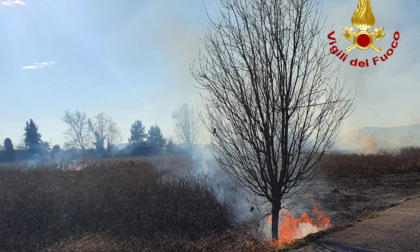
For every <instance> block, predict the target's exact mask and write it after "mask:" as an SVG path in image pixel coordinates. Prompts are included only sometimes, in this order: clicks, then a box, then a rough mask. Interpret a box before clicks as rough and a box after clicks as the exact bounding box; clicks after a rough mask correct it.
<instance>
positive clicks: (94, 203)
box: [0, 149, 420, 251]
mask: <svg viewBox="0 0 420 252" xmlns="http://www.w3.org/2000/svg"><path fill="white" fill-rule="evenodd" d="M78 164H79V166H80V167H79V168H81V169H80V170H79V171H75V170H66V169H64V170H63V168H66V167H69V165H61V166H57V164H44V165H40V166H38V167H35V168H31V169H27V167H26V166H24V165H1V166H0V251H269V249H268V248H267V247H268V246H267V244H265V243H262V242H261V243H259V242H258V241H259V239H260V238H259V237H257V236H256V234H255V233H254V232H252V231H251V230H252V229H253V227H250V226H248V224H233V223H232V222H231V221H230V220H231V219H232V218H231V217H232V216H230V215H231V211H230V210H231V208H230V206H229V202H219V201H218V200H217V194H216V193H215V192H213V191H212V190H211V189H210V188H209V187H208V186H206V185H204V184H202V183H201V182H199V181H194V180H192V179H188V180H185V179H169V178H172V177H173V176H172V174H174V173H176V174H181V175H184V174H187V173H188V170H189V169H190V167H191V160H189V159H188V158H186V157H159V158H149V159H129V158H127V159H108V160H96V161H80V163H78ZM70 166H73V168H74V166H75V164H74V163H72V164H71V165H70ZM320 168H321V169H320V172H323V173H325V174H326V175H327V176H326V177H328V179H329V180H331V181H332V182H331V181H330V182H331V183H333V184H334V183H335V184H339V183H341V182H340V181H347V180H346V179H344V180H343V177H344V178H349V179H351V180H353V179H355V178H364V179H368V181H371V179H372V178H375V177H378V176H383V175H386V174H403V173H404V174H410V173H413V172H419V171H420V152H419V151H417V149H413V150H410V151H406V152H402V153H401V154H378V155H356V154H340V153H335V154H328V155H326V156H325V157H324V158H323V160H322V162H321V166H320ZM393 177H398V176H393ZM417 180H418V179H417ZM414 182H416V181H414ZM414 182H413V183H414ZM416 183H417V182H416ZM364 186H366V187H372V188H373V187H375V185H374V184H364ZM406 186H407V185H406ZM408 186H410V185H408ZM340 190H342V191H343V190H344V189H341V188H340ZM315 193H316V192H315ZM410 193H411V191H410ZM331 195H333V196H334V195H336V194H331ZM344 196H346V195H344V194H342V196H341V197H342V198H343V199H350V198H346V197H347V196H346V197H344ZM324 198H325V197H324ZM352 199H353V200H355V201H357V198H352ZM364 200H365V199H364ZM334 201H335V202H339V201H336V200H334ZM320 203H323V202H322V200H320ZM356 203H357V202H356ZM326 204H328V202H327V203H326ZM344 205H345V204H344ZM340 207H343V204H342V205H341V206H340ZM325 208H326V209H328V207H327V206H326V207H325ZM344 208H345V206H344ZM341 210H342V211H343V212H345V211H352V209H351V208H350V207H349V210H346V209H341ZM369 210H371V209H369ZM360 213H364V212H360ZM354 217H357V216H356V215H355V216H354ZM245 241H251V244H252V246H250V245H249V244H246V243H245Z"/></svg>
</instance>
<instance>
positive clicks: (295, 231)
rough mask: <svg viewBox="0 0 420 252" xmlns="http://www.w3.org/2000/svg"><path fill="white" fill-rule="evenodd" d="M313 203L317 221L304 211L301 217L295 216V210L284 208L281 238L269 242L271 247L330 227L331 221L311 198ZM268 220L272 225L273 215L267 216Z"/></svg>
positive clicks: (280, 226)
mask: <svg viewBox="0 0 420 252" xmlns="http://www.w3.org/2000/svg"><path fill="white" fill-rule="evenodd" d="M311 201H312V204H313V210H312V212H313V213H314V215H315V216H316V221H315V223H314V222H313V221H312V220H311V219H310V218H309V216H308V214H306V213H302V215H301V216H300V217H298V218H297V217H295V214H294V212H293V211H290V212H287V211H284V210H282V211H281V212H280V213H281V221H280V222H279V240H274V241H272V242H269V245H270V246H271V247H276V248H280V247H282V246H283V245H284V244H289V243H292V242H293V241H294V240H296V239H300V238H303V237H305V236H307V235H308V234H311V233H316V232H318V231H320V230H324V229H327V228H329V227H330V225H331V221H330V219H329V218H328V217H327V216H326V215H325V213H323V212H322V210H321V208H320V207H319V206H318V205H317V203H316V202H315V201H314V200H313V199H311ZM266 220H267V222H268V223H269V224H270V225H271V223H272V217H271V215H270V216H267V217H266Z"/></svg>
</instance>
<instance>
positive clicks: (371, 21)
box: [342, 0, 385, 53]
mask: <svg viewBox="0 0 420 252" xmlns="http://www.w3.org/2000/svg"><path fill="white" fill-rule="evenodd" d="M351 22H352V24H353V26H354V27H356V28H357V29H359V32H357V33H356V32H355V31H353V28H348V27H344V31H345V32H346V33H344V34H342V36H343V37H344V38H345V39H347V40H349V41H352V40H353V45H351V46H349V47H347V48H346V52H349V51H350V50H352V49H354V48H358V49H360V50H367V49H369V48H372V49H373V50H375V51H377V52H378V53H379V52H381V50H382V49H381V48H379V47H378V46H376V45H374V44H373V42H374V40H375V41H378V40H380V39H382V38H383V37H384V36H385V34H384V33H382V31H383V30H384V28H383V27H380V28H374V29H373V32H369V29H370V28H371V27H372V26H374V25H375V16H374V15H373V12H372V5H371V4H370V1H369V0H359V4H358V5H357V9H356V11H355V12H354V14H353V17H352V18H351ZM352 37H353V39H352ZM374 38H375V39H374Z"/></svg>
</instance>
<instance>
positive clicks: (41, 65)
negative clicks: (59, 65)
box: [22, 61, 56, 70]
mask: <svg viewBox="0 0 420 252" xmlns="http://www.w3.org/2000/svg"><path fill="white" fill-rule="evenodd" d="M55 63H56V62H55V61H49V62H41V63H38V62H36V63H33V64H32V65H29V66H24V67H22V70H38V69H42V68H44V67H51V66H53V65H55Z"/></svg>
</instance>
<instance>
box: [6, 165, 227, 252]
mask: <svg viewBox="0 0 420 252" xmlns="http://www.w3.org/2000/svg"><path fill="white" fill-rule="evenodd" d="M98 163H99V164H100V165H98V166H96V165H95V163H94V162H90V165H88V167H86V168H84V169H83V170H81V171H61V170H57V169H56V167H55V165H54V166H53V165H51V166H48V165H43V166H42V167H40V168H38V169H33V170H31V171H4V172H2V174H1V178H0V250H6V251H17V250H18V251H22V250H26V251H28V250H31V251H38V250H45V249H46V248H48V247H50V246H53V247H52V248H53V249H52V250H62V249H64V251H68V250H67V249H66V248H63V247H62V246H61V245H60V244H64V245H65V244H67V243H68V242H70V243H73V242H74V243H76V244H82V245H83V244H87V243H88V242H87V240H92V242H94V243H95V244H96V245H97V246H99V247H96V249H97V250H96V249H95V250H96V251H98V250H99V251H100V250H102V249H100V248H101V247H104V248H106V249H104V250H103V251H114V249H111V248H112V246H114V245H112V244H114V243H113V242H112V241H118V243H117V244H119V245H118V246H116V248H119V249H124V248H126V249H128V248H130V250H142V249H146V248H148V247H151V248H154V247H155V246H157V244H156V242H157V243H161V242H162V237H165V239H166V240H167V241H169V240H175V241H176V240H179V239H183V240H186V241H195V240H197V239H200V238H202V237H204V236H209V235H210V234H212V233H217V232H222V231H224V230H226V229H227V228H228V227H229V225H228V222H227V214H226V211H225V209H224V208H223V207H222V205H221V204H220V203H218V202H217V200H216V199H215V197H214V195H213V193H212V191H211V190H210V189H209V188H207V187H205V186H202V185H199V184H198V183H195V182H194V181H182V185H181V183H180V182H179V181H178V182H172V183H168V182H163V181H162V179H161V177H160V174H159V173H158V172H157V171H156V169H154V168H153V167H152V166H151V165H150V164H149V163H147V162H145V161H141V160H137V161H134V160H124V161H121V160H115V161H111V160H108V161H106V162H103V161H101V162H98ZM101 164H102V165H101ZM104 164H106V165H104ZM103 237H106V238H103ZM133 237H135V238H136V239H134V238H133ZM69 239H70V240H69ZM71 241H73V242H71ZM130 241H134V243H135V244H131V245H130V244H126V245H124V246H123V244H125V243H127V242H128V243H129V242H130ZM163 244H165V243H163ZM73 245H74V244H73ZM181 245H182V244H178V245H177V246H178V248H177V249H176V250H180V247H179V246H181ZM107 246H111V247H107ZM162 246H163V245H162ZM54 248H55V249H54ZM69 248H71V246H70V247H69ZM109 249H110V250H109ZM119 249H117V250H119ZM70 250H72V249H70ZM154 250H155V249H154ZM162 250H166V249H164V247H163V248H162ZM155 251H156V250H155Z"/></svg>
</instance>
